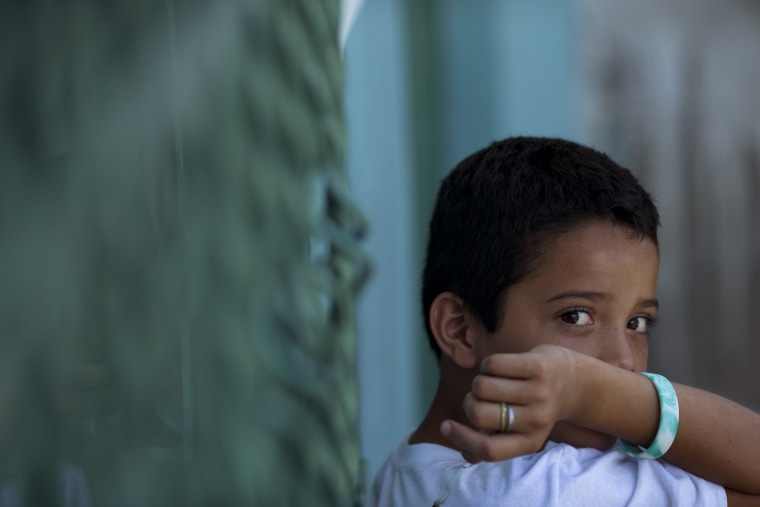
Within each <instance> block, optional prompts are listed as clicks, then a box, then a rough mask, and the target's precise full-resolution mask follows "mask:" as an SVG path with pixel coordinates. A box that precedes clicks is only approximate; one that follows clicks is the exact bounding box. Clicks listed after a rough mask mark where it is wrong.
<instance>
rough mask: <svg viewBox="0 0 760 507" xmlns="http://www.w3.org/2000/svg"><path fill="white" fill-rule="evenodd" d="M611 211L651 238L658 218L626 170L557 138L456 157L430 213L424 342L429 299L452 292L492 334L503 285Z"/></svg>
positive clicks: (514, 141) (522, 140) (506, 143)
mask: <svg viewBox="0 0 760 507" xmlns="http://www.w3.org/2000/svg"><path fill="white" fill-rule="evenodd" d="M593 218H608V219H610V220H612V221H613V223H616V224H620V225H623V226H626V227H629V228H630V229H631V230H632V231H633V232H635V233H636V234H638V235H639V237H640V238H642V239H644V238H646V239H649V240H651V241H653V242H654V244H655V245H657V244H658V243H657V227H658V226H659V215H658V213H657V208H656V206H655V205H654V203H653V202H652V198H651V197H650V195H649V194H648V193H647V192H646V191H645V190H644V189H643V188H642V187H641V185H640V184H639V182H638V180H637V179H636V178H635V177H634V176H633V174H631V172H630V171H629V170H628V169H625V168H623V167H620V166H619V165H618V164H616V163H615V162H614V161H613V160H612V159H610V158H609V157H608V156H607V155H605V154H604V153H601V152H599V151H596V150H594V149H592V148H588V147H586V146H583V145H580V144H577V143H574V142H571V141H566V140H563V139H552V138H537V137H514V138H508V139H505V140H503V141H498V142H495V143H493V144H491V145H490V146H488V147H487V148H484V149H482V150H480V151H478V152H476V153H474V154H472V155H470V156H469V157H467V158H465V159H464V160H462V161H461V162H460V163H459V164H458V165H457V166H456V167H455V168H454V170H453V171H451V173H450V174H449V175H448V176H447V177H446V178H445V179H444V180H443V182H442V183H441V187H440V189H439V191H438V197H437V199H436V204H435V209H434V210H433V216H432V218H431V220H430V229H429V237H428V245H427V255H426V259H425V268H424V273H423V280H422V308H423V316H424V320H425V326H426V328H427V333H428V339H429V340H430V345H431V347H432V348H433V350H434V351H435V353H436V355H437V356H438V357H439V358H440V355H441V351H440V348H439V347H438V344H437V343H436V342H435V339H434V337H433V334H432V332H431V329H430V323H429V319H428V317H429V313H430V306H431V305H432V303H433V300H434V299H435V298H436V297H437V296H438V295H439V294H441V293H443V292H447V291H451V292H453V293H454V294H456V295H458V296H459V297H461V298H462V300H463V301H464V303H465V305H466V306H467V308H468V310H469V311H470V312H472V313H473V314H474V315H475V316H476V317H478V318H479V319H480V320H481V321H482V322H483V325H484V326H485V328H486V329H487V330H488V331H489V332H494V331H496V329H497V328H498V325H499V318H500V308H501V305H502V301H503V299H504V295H505V293H506V290H507V289H508V288H509V287H510V286H512V285H513V284H515V283H517V282H518V281H520V280H521V279H523V278H524V277H525V276H526V275H527V274H528V273H529V272H530V270H531V261H532V260H533V259H535V258H536V257H537V252H538V250H539V249H540V248H541V245H543V244H544V243H545V242H546V241H547V240H549V239H551V238H552V237H554V236H556V235H558V234H560V233H561V232H563V231H567V230H569V229H570V228H572V227H573V226H577V225H578V224H580V223H581V222H583V221H585V220H589V219H593Z"/></svg>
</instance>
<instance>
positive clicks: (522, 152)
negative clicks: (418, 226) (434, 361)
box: [372, 138, 760, 507]
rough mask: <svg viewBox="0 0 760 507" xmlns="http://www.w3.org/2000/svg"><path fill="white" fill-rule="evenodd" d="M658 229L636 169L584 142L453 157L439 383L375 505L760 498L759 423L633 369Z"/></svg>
mask: <svg viewBox="0 0 760 507" xmlns="http://www.w3.org/2000/svg"><path fill="white" fill-rule="evenodd" d="M658 225H659V217H658V214H657V209H656V207H655V206H654V204H653V203H652V200H651V198H650V197H649V195H648V194H647V192H646V191H644V189H642V188H641V186H640V185H639V184H638V182H637V181H636V179H635V178H634V177H633V176H632V175H631V173H630V172H629V171H627V170H626V169H623V168H621V167H619V166H618V165H617V164H615V163H614V162H613V161H612V160H610V159H609V158H608V157H607V156H606V155H604V154H602V153H599V152H597V151H595V150H592V149H590V148H587V147H584V146H581V145H578V144H576V143H571V142H568V141H563V140H559V139H541V138H512V139H507V140H504V141H501V142H497V143H494V144H492V145H491V146H489V147H488V148H486V149H483V150H481V151H479V152H477V153H475V154H473V155H471V156H470V157H468V158H466V159H465V160H463V161H462V162H461V163H460V164H459V165H458V166H457V167H456V168H455V169H454V170H453V171H452V173H451V174H450V175H449V176H448V177H447V178H446V179H445V180H444V181H443V183H442V184H441V188H440V191H439V194H438V199H437V202H436V207H435V210H434V213H433V217H432V220H431V223H430V237H429V243H428V250H427V259H426V265H425V271H424V278H423V290H422V292H423V293H422V303H423V310H424V314H425V316H426V317H427V318H426V325H427V331H428V336H429V339H430V344H431V347H432V348H433V350H434V351H435V353H436V354H437V356H438V358H439V364H440V379H439V385H438V391H437V393H436V396H435V398H434V400H433V402H432V404H431V406H430V409H429V411H428V413H427V415H426V416H425V418H424V419H423V421H422V422H421V423H420V425H419V426H418V427H417V428H416V430H415V431H413V432H412V433H411V434H410V435H409V437H408V438H407V439H405V441H403V442H401V443H400V444H399V445H398V446H397V448H396V449H395V450H394V451H393V453H392V454H391V456H390V457H389V459H388V461H387V462H386V464H385V465H384V466H383V468H382V469H381V470H380V472H379V473H378V476H377V478H376V480H375V483H374V486H373V490H372V501H373V503H374V504H375V505H379V506H391V505H393V506H403V505H442V504H443V503H444V502H446V503H448V504H449V505H457V506H458V505H478V506H484V507H487V506H492V505H493V506H496V505H521V506H522V505H537V506H546V505H563V506H564V505H605V506H614V505H641V506H646V507H650V506H652V505H666V504H667V505H689V506H694V505H726V503H727V500H728V505H745V504H746V505H756V504H758V503H759V501H760V496H753V495H760V460H758V459H757V456H760V435H759V433H760V432H759V431H758V428H760V416H758V415H757V414H755V413H753V412H751V411H749V410H747V409H744V408H743V407H741V406H739V405H737V404H735V403H732V402H730V401H728V400H725V399H722V398H719V397H717V396H714V395H711V394H709V393H706V392H703V391H699V390H697V389H693V388H689V387H687V386H680V385H677V386H675V388H674V387H673V385H672V384H670V383H669V382H668V381H667V380H666V379H664V378H661V377H659V376H652V375H649V376H644V375H638V374H637V373H636V372H645V371H646V365H647V333H648V327H649V326H650V325H652V323H653V321H654V319H655V315H656V312H657V308H658V303H657V299H656V294H655V289H656V284H657V272H658V267H659V252H658V246H657V227H658ZM618 439H620V440H621V441H623V442H627V443H624V444H621V446H618V445H616V442H617V441H618ZM622 446H625V447H622ZM460 452H461V453H462V454H460ZM463 456H464V457H466V458H467V461H465V460H464V459H463ZM645 458H655V459H645ZM656 458H662V459H656ZM481 459H482V460H485V461H482V462H481V461H480V460H481ZM496 460H502V461H498V462H497V461H496Z"/></svg>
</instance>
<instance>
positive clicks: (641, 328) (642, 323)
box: [628, 317, 649, 333]
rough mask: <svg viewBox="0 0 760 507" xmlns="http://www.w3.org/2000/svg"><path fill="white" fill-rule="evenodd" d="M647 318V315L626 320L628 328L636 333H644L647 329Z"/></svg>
mask: <svg viewBox="0 0 760 507" xmlns="http://www.w3.org/2000/svg"><path fill="white" fill-rule="evenodd" d="M648 326H649V319H648V318H647V317H634V318H632V319H631V320H629V321H628V329H631V330H633V331H636V332H637V333H646V332H647V331H648Z"/></svg>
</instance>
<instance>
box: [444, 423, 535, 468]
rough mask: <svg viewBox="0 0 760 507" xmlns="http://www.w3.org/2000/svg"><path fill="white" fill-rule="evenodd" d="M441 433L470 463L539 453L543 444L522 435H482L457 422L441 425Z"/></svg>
mask: <svg viewBox="0 0 760 507" xmlns="http://www.w3.org/2000/svg"><path fill="white" fill-rule="evenodd" d="M441 433H443V435H444V436H445V437H446V438H447V439H448V440H449V441H451V443H453V444H454V445H455V446H456V447H457V448H459V449H460V451H461V453H462V456H463V457H464V459H466V460H467V461H468V462H470V463H477V462H479V461H500V460H505V459H510V458H515V457H517V456H523V455H525V454H531V453H534V452H536V451H539V450H540V449H541V447H542V446H543V442H542V441H541V442H539V441H538V439H532V438H529V437H527V436H525V435H523V434H520V433H504V434H501V433H495V434H491V435H487V434H484V433H480V432H478V431H476V430H473V429H472V428H469V427H467V426H465V425H463V424H460V423H458V422H456V421H451V420H447V421H444V423H443V424H441Z"/></svg>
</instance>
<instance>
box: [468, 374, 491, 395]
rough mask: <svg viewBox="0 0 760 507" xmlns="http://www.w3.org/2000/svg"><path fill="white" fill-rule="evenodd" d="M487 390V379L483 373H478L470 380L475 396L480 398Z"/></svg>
mask: <svg viewBox="0 0 760 507" xmlns="http://www.w3.org/2000/svg"><path fill="white" fill-rule="evenodd" d="M487 391H488V379H487V378H486V377H484V376H483V375H478V376H476V377H475V379H474V380H473V381H472V392H473V394H475V396H476V397H478V398H482V397H483V396H484V395H485V394H486V393H487Z"/></svg>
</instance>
